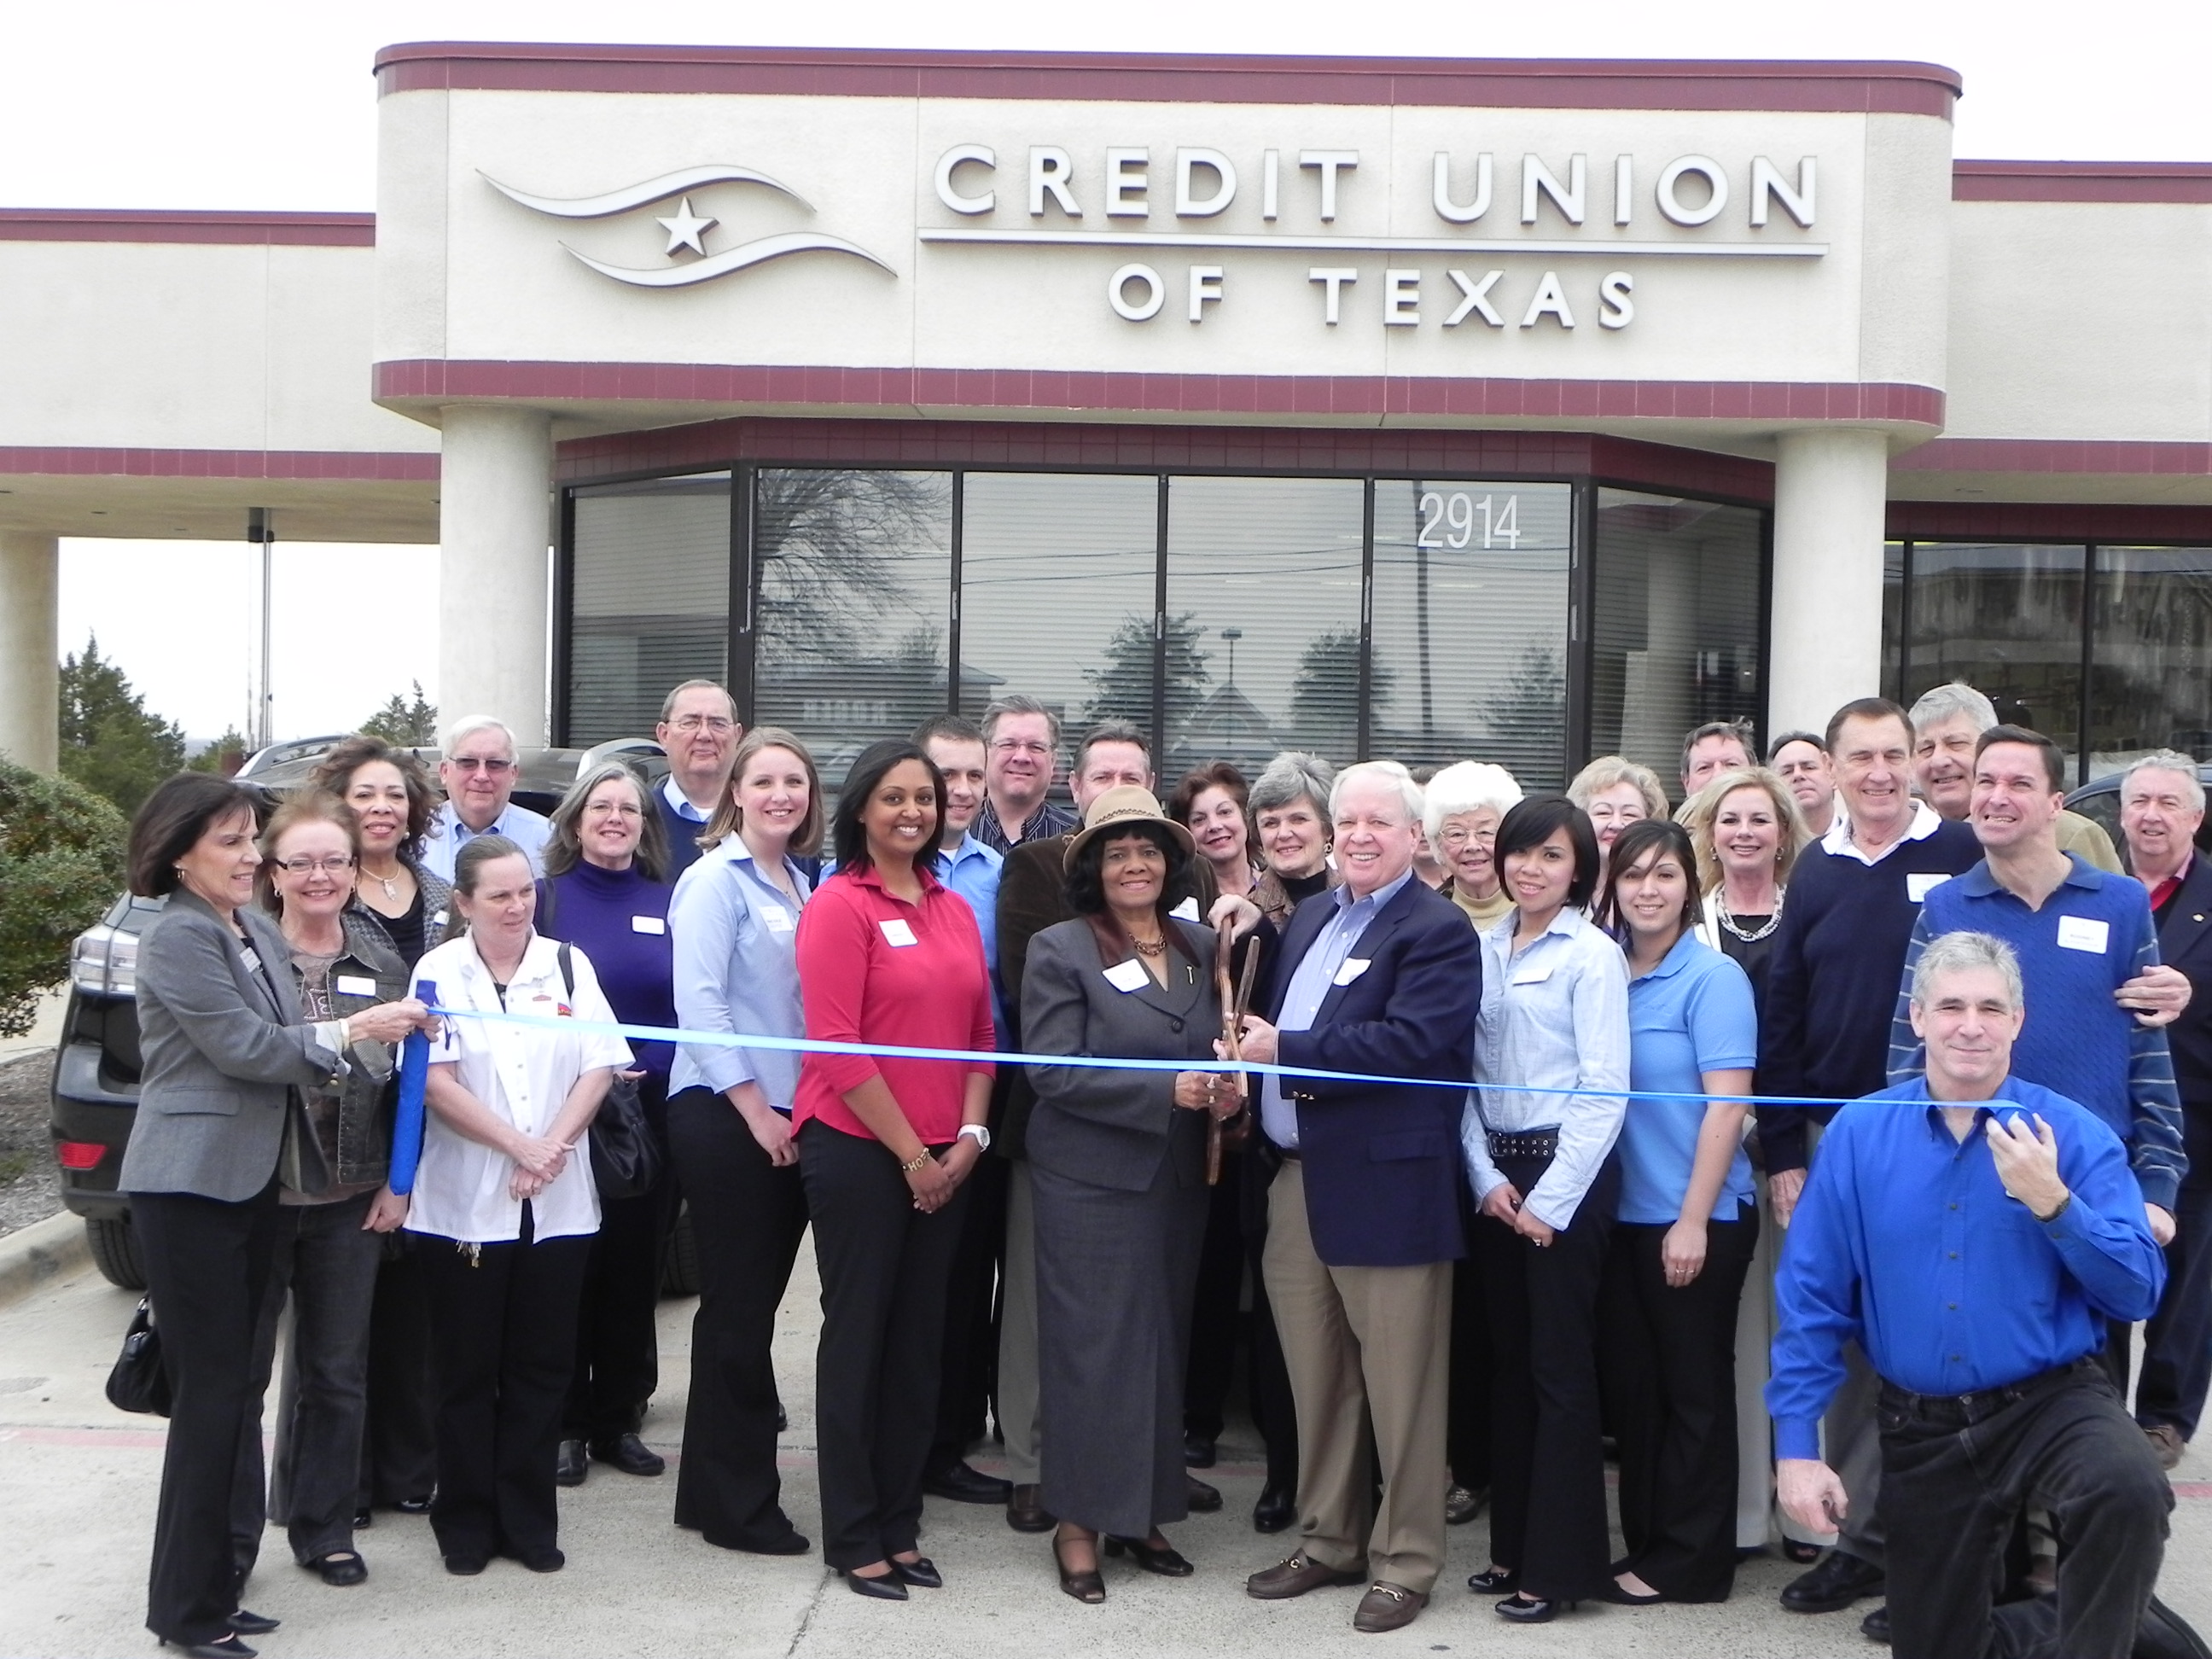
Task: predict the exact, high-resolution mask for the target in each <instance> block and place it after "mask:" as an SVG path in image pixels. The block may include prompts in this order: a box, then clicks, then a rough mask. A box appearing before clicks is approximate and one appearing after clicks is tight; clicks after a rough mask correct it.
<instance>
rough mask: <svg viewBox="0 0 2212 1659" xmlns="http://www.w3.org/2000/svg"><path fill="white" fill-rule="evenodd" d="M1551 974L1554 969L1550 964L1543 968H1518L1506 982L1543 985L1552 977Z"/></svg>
mask: <svg viewBox="0 0 2212 1659" xmlns="http://www.w3.org/2000/svg"><path fill="white" fill-rule="evenodd" d="M1551 976H1552V970H1551V969H1550V968H1549V967H1548V966H1547V967H1542V968H1516V969H1514V970H1513V977H1512V978H1511V979H1510V980H1509V981H1506V982H1507V983H1508V984H1509V985H1541V984H1542V983H1543V982H1544V981H1546V980H1547V979H1549V978H1551Z"/></svg>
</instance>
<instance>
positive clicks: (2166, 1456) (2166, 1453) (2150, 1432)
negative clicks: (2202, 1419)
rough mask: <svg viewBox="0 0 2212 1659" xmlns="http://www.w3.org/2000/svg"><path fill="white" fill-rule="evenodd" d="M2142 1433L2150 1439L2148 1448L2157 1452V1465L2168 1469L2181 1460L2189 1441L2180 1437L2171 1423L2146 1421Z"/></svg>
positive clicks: (2178, 1431) (2179, 1432)
mask: <svg viewBox="0 0 2212 1659" xmlns="http://www.w3.org/2000/svg"><path fill="white" fill-rule="evenodd" d="M2143 1433H2144V1435H2145V1436H2146V1437H2148V1439H2149V1441H2150V1449H2152V1450H2153V1451H2154V1452H2156V1453H2157V1454H2158V1466H2159V1468H2162V1469H2170V1468H2173V1467H2174V1465H2176V1464H2177V1463H2179V1462H2181V1454H2182V1453H2183V1452H2184V1451H2185V1450H2187V1449H2188V1447H2189V1443H2188V1442H2187V1441H2185V1440H2184V1439H2183V1438H2182V1437H2181V1431H2180V1430H2179V1429H2177V1428H2175V1427H2174V1426H2173V1425H2172V1424H2171V1423H2146V1424H2144V1425H2143Z"/></svg>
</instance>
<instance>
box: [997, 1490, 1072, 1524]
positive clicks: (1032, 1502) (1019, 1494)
mask: <svg viewBox="0 0 2212 1659" xmlns="http://www.w3.org/2000/svg"><path fill="white" fill-rule="evenodd" d="M1006 1524H1007V1525H1008V1526H1010V1527H1012V1528H1013V1529H1014V1530H1015V1531H1016V1532H1050V1531H1051V1530H1052V1529H1053V1528H1054V1527H1056V1526H1058V1525H1059V1524H1060V1522H1058V1521H1057V1520H1056V1519H1055V1518H1054V1517H1053V1516H1050V1515H1048V1514H1047V1513H1046V1512H1045V1507H1044V1488H1043V1487H1042V1486H1016V1487H1015V1488H1014V1489H1013V1490H1012V1492H1011V1493H1010V1494H1009V1495H1008V1497H1007V1498H1006Z"/></svg>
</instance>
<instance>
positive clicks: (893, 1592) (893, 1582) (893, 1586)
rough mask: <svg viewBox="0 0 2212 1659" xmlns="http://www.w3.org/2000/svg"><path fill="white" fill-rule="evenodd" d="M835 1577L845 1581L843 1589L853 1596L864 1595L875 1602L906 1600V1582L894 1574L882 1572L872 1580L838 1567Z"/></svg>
mask: <svg viewBox="0 0 2212 1659" xmlns="http://www.w3.org/2000/svg"><path fill="white" fill-rule="evenodd" d="M837 1576H838V1577H840V1578H842V1579H843V1580H844V1581H845V1588H846V1589H848V1590H850V1591H852V1592H853V1594H854V1595H865V1596H867V1597H869V1598H870V1599H871V1600H872V1601H905V1600H906V1582H905V1580H903V1579H902V1578H901V1577H899V1576H898V1574H897V1573H896V1572H882V1573H878V1574H877V1575H876V1576H875V1577H872V1578H863V1577H860V1574H859V1573H857V1572H848V1571H845V1569H844V1568H842V1567H840V1568H838V1569H837Z"/></svg>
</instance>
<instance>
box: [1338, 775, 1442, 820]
mask: <svg viewBox="0 0 2212 1659" xmlns="http://www.w3.org/2000/svg"><path fill="white" fill-rule="evenodd" d="M1360 783H1383V784H1388V785H1389V787H1391V788H1392V789H1394V790H1395V791H1396V792H1397V795H1398V802H1399V805H1401V806H1403V807H1404V808H1405V809H1406V822H1407V823H1419V822H1420V821H1421V808H1422V804H1423V797H1422V793H1421V786H1420V785H1419V784H1418V783H1415V782H1414V781H1413V774H1412V773H1411V772H1408V771H1407V769H1405V768H1404V767H1403V766H1401V765H1400V764H1399V763H1397V762H1396V761H1394V760H1371V761H1358V762H1355V763H1353V764H1352V765H1350V766H1347V767H1346V768H1345V769H1344V770H1342V771H1341V772H1339V773H1338V774H1337V775H1336V781H1335V782H1334V783H1333V784H1331V785H1330V786H1329V789H1328V816H1329V818H1330V820H1331V821H1332V822H1334V819H1335V817H1336V806H1337V803H1338V802H1339V801H1340V800H1342V799H1344V797H1345V796H1346V793H1349V792H1350V790H1351V789H1352V786H1353V785H1354V784H1360Z"/></svg>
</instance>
